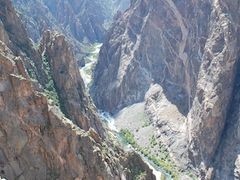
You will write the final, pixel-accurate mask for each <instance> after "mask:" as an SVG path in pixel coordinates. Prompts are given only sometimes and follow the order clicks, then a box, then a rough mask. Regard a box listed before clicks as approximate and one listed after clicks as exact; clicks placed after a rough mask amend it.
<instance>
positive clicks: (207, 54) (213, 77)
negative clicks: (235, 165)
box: [188, 0, 240, 166]
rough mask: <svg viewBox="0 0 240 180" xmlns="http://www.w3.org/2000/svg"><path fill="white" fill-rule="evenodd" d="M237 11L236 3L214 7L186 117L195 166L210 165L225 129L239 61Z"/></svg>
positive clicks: (220, 4)
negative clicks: (195, 90) (190, 105)
mask: <svg viewBox="0 0 240 180" xmlns="http://www.w3.org/2000/svg"><path fill="white" fill-rule="evenodd" d="M239 10H240V4H239V2H235V1H228V2H224V1H222V0H219V1H215V2H214V3H213V11H212V15H211V22H210V24H209V25H210V32H209V37H208V40H207V43H206V46H205V48H204V55H203V58H202V65H201V68H200V69H201V70H200V73H199V75H198V81H197V92H196V97H195V99H194V102H193V107H192V109H191V111H190V113H189V115H188V125H189V140H190V149H191V152H192V154H191V156H192V159H193V160H194V162H195V163H196V164H197V165H199V163H200V162H202V163H203V164H204V165H206V166H208V163H209V162H211V160H212V158H213V157H214V154H215V152H216V150H217V148H218V144H219V142H220V140H221V134H222V131H223V129H224V127H225V121H226V118H227V112H228V110H229V103H230V102H231V99H232V90H233V87H234V80H235V77H236V67H237V62H238V60H239V57H240V54H239V45H240V44H239V43H240V42H239V39H238V36H239V35H238V33H239V24H240V19H239V17H240V12H239Z"/></svg>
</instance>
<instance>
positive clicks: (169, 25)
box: [91, 0, 211, 114]
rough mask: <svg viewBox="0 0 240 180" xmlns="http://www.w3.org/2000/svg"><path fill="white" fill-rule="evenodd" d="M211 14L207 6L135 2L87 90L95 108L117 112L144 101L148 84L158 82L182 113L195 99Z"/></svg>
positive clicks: (103, 52)
mask: <svg viewBox="0 0 240 180" xmlns="http://www.w3.org/2000/svg"><path fill="white" fill-rule="evenodd" d="M210 13H211V4H210V3H209V2H208V1H185V0H182V1H178V2H175V3H174V2H173V1H172V0H168V1H163V0H151V1H150V0H148V1H145V0H138V1H133V2H132V5H131V7H130V8H129V9H128V10H127V11H126V12H125V13H124V14H123V15H122V16H121V17H120V18H119V19H118V20H117V22H116V23H115V25H114V26H113V28H112V29H111V30H110V33H109V35H108V37H107V39H106V41H105V43H104V44H103V46H102V49H101V51H100V55H99V61H98V64H97V65H96V69H95V72H94V83H93V86H92V90H91V94H92V97H93V99H94V101H95V103H96V105H97V106H98V107H99V108H100V109H103V110H106V111H110V112H116V111H118V110H120V109H121V108H123V107H125V106H127V105H130V104H132V103H136V102H140V101H143V100H144V96H145V93H146V92H147V90H148V89H149V87H150V84H151V83H158V84H160V85H161V86H162V87H163V90H164V92H165V94H166V96H167V98H168V99H169V100H170V101H171V102H173V103H174V104H176V105H177V106H178V108H179V110H180V111H181V112H182V113H184V114H186V113H187V112H188V110H189V108H190V107H191V103H192V99H193V97H194V94H195V86H196V85H195V82H196V79H197V74H198V70H199V66H200V63H201V57H202V54H203V49H204V45H205V42H206V39H207V36H208V33H207V32H208V29H207V28H208V22H209V19H210ZM186 102H187V103H186Z"/></svg>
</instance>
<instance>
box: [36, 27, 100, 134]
mask: <svg viewBox="0 0 240 180" xmlns="http://www.w3.org/2000/svg"><path fill="white" fill-rule="evenodd" d="M39 51H40V54H42V57H43V59H44V60H45V61H46V63H47V64H49V68H50V69H49V71H50V76H52V79H53V83H54V86H55V87H56V91H57V94H58V96H59V99H60V105H61V109H62V111H63V112H64V113H65V114H66V116H67V117H68V118H70V119H71V120H72V121H73V122H74V123H76V124H77V125H78V126H79V127H81V128H82V129H85V130H88V129H89V128H90V127H94V129H96V130H97V131H98V133H100V134H103V128H102V125H101V123H100V122H99V118H98V116H97V114H96V109H95V108H94V106H93V105H92V104H91V102H90V98H89V97H88V96H87V94H86V92H85V86H84V83H83V80H82V77H81V76H80V72H79V68H78V66H77V62H76V60H75V59H74V56H73V53H72V51H71V48H70V47H69V45H68V43H67V41H66V40H65V37H64V36H63V35H61V34H58V33H56V32H55V33H51V32H50V31H46V32H45V33H44V34H43V38H42V41H41V44H40V47H39Z"/></svg>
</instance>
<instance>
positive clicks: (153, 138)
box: [150, 135, 157, 147]
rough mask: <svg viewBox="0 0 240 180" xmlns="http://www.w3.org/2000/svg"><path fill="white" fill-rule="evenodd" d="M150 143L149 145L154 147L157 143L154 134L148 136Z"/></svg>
mask: <svg viewBox="0 0 240 180" xmlns="http://www.w3.org/2000/svg"><path fill="white" fill-rule="evenodd" d="M150 144H151V147H155V146H156V145H157V140H156V138H155V136H154V135H153V136H152V137H151V138H150Z"/></svg>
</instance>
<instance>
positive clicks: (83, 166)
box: [0, 41, 155, 180]
mask: <svg viewBox="0 0 240 180" xmlns="http://www.w3.org/2000/svg"><path fill="white" fill-rule="evenodd" d="M0 45H1V46H0V162H1V165H0V175H1V177H4V178H7V179H23V180H24V179H39V180H42V179H89V180H90V179H93V180H95V179H106V180H108V179H109V180H112V179H116V180H118V179H119V180H120V179H132V178H133V177H134V173H133V172H131V168H132V167H131V166H134V167H138V168H139V170H141V171H146V174H147V176H146V179H149V180H154V179H155V177H154V176H153V175H152V172H151V170H150V169H149V168H148V167H147V166H146V165H145V164H144V162H143V161H142V160H141V159H140V158H139V157H138V156H137V155H135V154H127V155H125V154H124V152H123V151H122V150H121V149H119V148H118V147H117V146H115V151H113V149H112V148H110V147H111V146H110V145H111V144H110V143H107V142H105V141H104V140H102V139H101V138H100V137H97V136H99V135H98V134H96V133H94V138H92V136H90V135H89V133H88V132H86V131H84V130H81V129H80V128H78V127H77V126H76V125H74V124H73V123H72V122H71V121H70V120H69V119H67V118H66V117H65V116H64V115H63V114H62V113H61V112H60V111H59V109H58V108H56V107H53V106H49V105H48V101H47V99H46V97H45V96H43V95H42V94H41V93H39V92H37V91H35V90H34V88H33V84H32V81H31V80H30V79H29V78H25V77H23V74H21V72H22V70H20V71H19V69H18V66H17V65H16V63H15V56H14V55H13V54H12V53H11V51H10V50H9V49H8V48H7V47H6V46H5V47H4V44H3V43H2V41H0ZM3 47H4V48H3ZM18 63H20V61H19V60H18ZM91 131H93V130H90V134H93V133H91ZM96 139H98V140H97V141H95V140H96ZM136 163H137V164H136ZM128 169H129V170H130V171H128Z"/></svg>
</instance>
